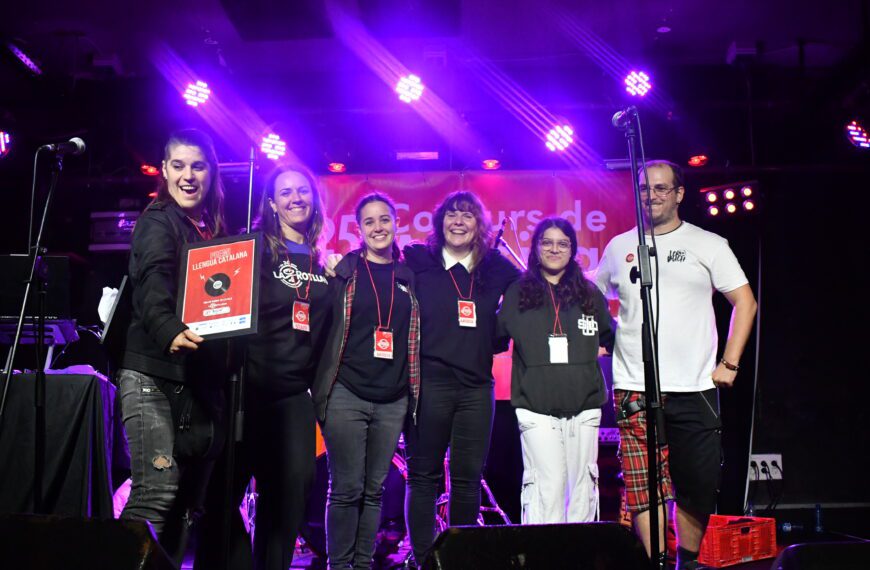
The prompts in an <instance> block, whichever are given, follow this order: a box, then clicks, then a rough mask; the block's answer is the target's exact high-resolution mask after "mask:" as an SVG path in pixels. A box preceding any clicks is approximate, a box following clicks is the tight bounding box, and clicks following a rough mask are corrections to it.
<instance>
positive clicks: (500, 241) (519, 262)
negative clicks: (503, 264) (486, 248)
mask: <svg viewBox="0 0 870 570" xmlns="http://www.w3.org/2000/svg"><path fill="white" fill-rule="evenodd" d="M498 246H502V247H504V248H505V249H506V250H507V252H508V253H509V254H511V257H513V258H514V261H516V262H517V265H519V266H520V267H522V268H523V271H526V270H527V269H528V267H526V264H525V263H523V260H522V259H520V256H519V255H517V254H516V252H515V251H514V250H512V249H511V246H509V245H508V243H507V242H506V241H505V240H504V238H503V237H501V236H498V239H496V240H495V247H496V249H498Z"/></svg>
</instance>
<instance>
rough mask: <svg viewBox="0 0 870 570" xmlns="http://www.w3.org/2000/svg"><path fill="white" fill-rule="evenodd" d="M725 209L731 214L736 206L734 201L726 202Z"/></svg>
mask: <svg viewBox="0 0 870 570" xmlns="http://www.w3.org/2000/svg"><path fill="white" fill-rule="evenodd" d="M725 211H726V212H728V213H729V214H733V213H734V212H736V211H737V206H735V205H734V202H728V203H727V204H725Z"/></svg>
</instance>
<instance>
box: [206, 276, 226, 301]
mask: <svg viewBox="0 0 870 570" xmlns="http://www.w3.org/2000/svg"><path fill="white" fill-rule="evenodd" d="M229 289H230V276H229V275H227V274H226V273H215V274H214V275H212V276H211V277H209V278H208V279H206V281H205V292H206V294H207V295H210V296H212V297H220V296H221V295H223V294H224V293H226V292H227V291H229Z"/></svg>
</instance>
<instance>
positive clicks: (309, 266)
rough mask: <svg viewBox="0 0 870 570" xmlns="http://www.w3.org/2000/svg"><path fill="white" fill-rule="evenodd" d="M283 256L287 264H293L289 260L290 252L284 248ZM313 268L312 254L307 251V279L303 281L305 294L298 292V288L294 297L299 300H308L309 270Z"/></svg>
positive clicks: (309, 286)
mask: <svg viewBox="0 0 870 570" xmlns="http://www.w3.org/2000/svg"><path fill="white" fill-rule="evenodd" d="M284 253H285V256H286V257H287V265H293V264H292V263H291V262H290V252H289V251H286V250H285V252H284ZM312 269H314V256H313V255H311V254H310V253H309V255H308V281H306V283H305V296H304V297H303V296H302V295H300V294H299V290H298V289H297V290H296V298H297V299H299V300H300V301H307V300H308V292H309V291H311V270H312Z"/></svg>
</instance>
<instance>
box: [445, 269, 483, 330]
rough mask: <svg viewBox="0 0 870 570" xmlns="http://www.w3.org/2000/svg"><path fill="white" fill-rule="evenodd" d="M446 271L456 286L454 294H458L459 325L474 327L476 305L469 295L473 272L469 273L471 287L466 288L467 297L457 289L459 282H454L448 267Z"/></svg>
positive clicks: (475, 322) (472, 287)
mask: <svg viewBox="0 0 870 570" xmlns="http://www.w3.org/2000/svg"><path fill="white" fill-rule="evenodd" d="M447 273H448V274H449V275H450V279H452V280H453V286H454V287H456V294H457V295H459V299H457V307H456V308H457V315H458V317H459V326H460V327H468V328H472V329H473V328H476V327H477V307H476V306H475V304H474V301H473V300H472V299H471V295H472V294H473V293H474V273H472V274H471V287H470V288H469V290H468V296H467V297H466V296H464V295H463V294H462V292H461V291H460V290H459V284H458V283H457V282H456V278H455V277H454V276H453V272H452V271H450V270H449V269H448V270H447Z"/></svg>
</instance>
